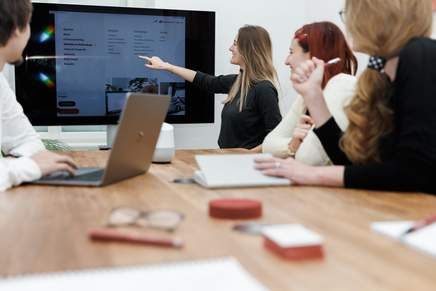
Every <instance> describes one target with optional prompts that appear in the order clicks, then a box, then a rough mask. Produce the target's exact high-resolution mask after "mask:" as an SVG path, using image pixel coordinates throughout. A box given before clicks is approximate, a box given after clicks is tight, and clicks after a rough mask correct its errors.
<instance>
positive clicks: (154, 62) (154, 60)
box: [144, 57, 171, 71]
mask: <svg viewBox="0 0 436 291" xmlns="http://www.w3.org/2000/svg"><path fill="white" fill-rule="evenodd" d="M144 59H145V60H146V61H148V63H146V64H145V67H147V68H149V69H154V70H167V71H168V70H169V69H170V67H171V64H170V63H167V62H164V61H163V60H162V59H161V58H159V57H151V58H150V57H144Z"/></svg>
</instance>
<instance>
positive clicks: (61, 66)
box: [16, 3, 215, 125]
mask: <svg viewBox="0 0 436 291" xmlns="http://www.w3.org/2000/svg"><path fill="white" fill-rule="evenodd" d="M31 29H32V35H31V38H30V41H29V44H28V45H27V47H26V49H25V51H24V58H25V63H24V64H23V65H21V66H20V67H18V68H16V91H17V98H18V101H19V102H20V103H21V104H22V105H23V108H24V111H25V113H26V115H27V116H28V117H29V119H30V120H31V122H32V123H33V124H34V125H73V124H76V125H77V124H82V125H93V124H115V123H116V122H117V120H118V118H119V115H120V113H121V111H122V108H123V106H124V102H125V97H126V95H127V93H129V92H143V93H154V94H161V95H169V96H170V97H171V105H170V107H169V110H168V115H167V122H171V123H208V122H214V108H213V107H214V101H213V95H212V94H209V93H206V92H203V91H200V90H198V89H196V88H195V87H193V86H192V85H191V84H190V83H189V82H185V81H184V80H183V79H182V78H180V77H178V76H176V75H173V74H171V73H168V72H166V71H160V70H151V69H148V68H145V67H144V62H145V61H144V60H142V59H140V58H139V56H153V55H156V56H159V57H161V58H162V59H164V60H165V61H168V62H170V63H172V64H175V65H178V66H182V67H188V68H191V69H193V70H201V71H204V72H206V73H209V74H214V60H215V57H214V48H215V14H214V12H203V11H179V10H162V9H139V8H121V7H97V6H81V5H60V4H42V3H34V13H33V18H32V24H31Z"/></svg>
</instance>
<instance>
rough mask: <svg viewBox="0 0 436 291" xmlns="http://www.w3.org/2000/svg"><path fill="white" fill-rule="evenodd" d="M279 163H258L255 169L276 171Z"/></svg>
mask: <svg viewBox="0 0 436 291" xmlns="http://www.w3.org/2000/svg"><path fill="white" fill-rule="evenodd" d="M277 163H278V162H265V163H257V164H256V165H255V167H254V168H255V169H256V170H266V169H275V168H277Z"/></svg>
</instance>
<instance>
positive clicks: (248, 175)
mask: <svg viewBox="0 0 436 291" xmlns="http://www.w3.org/2000/svg"><path fill="white" fill-rule="evenodd" d="M258 157H271V155H269V154H226V155H220V154H217V155H197V156H195V159H196V161H197V164H198V166H199V167H200V170H198V171H196V172H195V173H194V176H193V177H192V178H193V179H194V181H195V182H197V183H198V184H200V185H201V186H203V187H206V188H235V187H259V186H287V185H290V184H291V183H290V181H289V180H288V179H285V178H277V177H269V176H266V175H264V174H262V172H260V171H258V170H256V169H255V163H254V160H255V159H256V158H258Z"/></svg>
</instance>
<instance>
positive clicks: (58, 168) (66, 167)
mask: <svg viewBox="0 0 436 291" xmlns="http://www.w3.org/2000/svg"><path fill="white" fill-rule="evenodd" d="M57 171H65V172H68V173H69V174H70V175H71V176H74V174H75V173H76V170H75V168H73V167H71V166H70V165H69V164H60V163H57V164H55V165H54V167H53V171H52V172H57Z"/></svg>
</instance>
